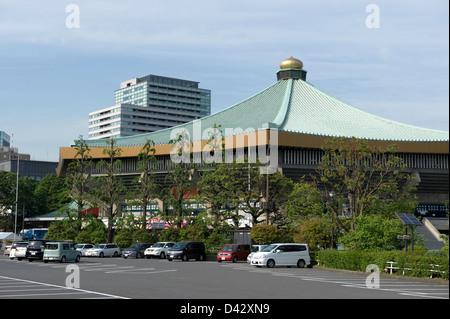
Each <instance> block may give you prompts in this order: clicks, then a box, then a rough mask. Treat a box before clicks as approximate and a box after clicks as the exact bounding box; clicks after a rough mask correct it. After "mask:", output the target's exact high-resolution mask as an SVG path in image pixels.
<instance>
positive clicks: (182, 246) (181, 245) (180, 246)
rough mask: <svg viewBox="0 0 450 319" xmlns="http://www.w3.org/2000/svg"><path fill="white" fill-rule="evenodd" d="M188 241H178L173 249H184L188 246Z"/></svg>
mask: <svg viewBox="0 0 450 319" xmlns="http://www.w3.org/2000/svg"><path fill="white" fill-rule="evenodd" d="M187 244H188V243H183V242H180V243H176V244H175V245H173V246H172V249H173V250H177V249H184V248H185V247H186V246H187Z"/></svg>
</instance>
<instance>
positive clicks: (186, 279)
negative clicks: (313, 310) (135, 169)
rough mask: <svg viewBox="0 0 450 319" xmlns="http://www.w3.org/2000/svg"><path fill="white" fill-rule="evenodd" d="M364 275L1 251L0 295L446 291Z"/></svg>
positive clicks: (439, 285) (307, 295)
mask: <svg viewBox="0 0 450 319" xmlns="http://www.w3.org/2000/svg"><path fill="white" fill-rule="evenodd" d="M73 265H75V266H73ZM68 266H69V268H68ZM71 267H72V268H71ZM73 269H76V271H74V270H73ZM75 275H76V276H77V280H78V286H77V287H75V288H74V287H71V285H72V286H73V284H74V283H76V280H73V279H74V276H75ZM366 279H367V274H364V273H349V272H337V271H330V270H326V269H321V268H318V267H315V268H312V269H309V268H301V269H300V268H295V267H293V268H287V267H279V268H277V267H276V268H270V269H268V268H256V267H254V266H251V265H249V264H247V263H246V262H238V263H228V262H222V263H218V262H216V261H194V260H191V261H188V262H183V261H172V262H169V261H167V260H165V259H123V258H120V257H108V258H96V257H91V258H87V257H83V258H82V259H81V261H80V262H79V263H77V264H71V263H65V264H64V263H47V264H46V263H43V262H42V261H34V262H28V261H27V260H22V261H18V260H9V258H8V257H6V256H1V257H0V299H8V298H11V299H13V298H14V299H17V298H70V299H75V298H107V299H111V298H120V299H127V298H143V299H233V300H236V299H246V300H249V299H253V300H254V299H258V300H260V299H341V298H346V299H347V298H352V299H378V298H382V299H387V298H388V299H412V298H418V299H448V298H449V290H448V281H447V282H443V281H437V280H434V281H431V280H430V281H423V280H422V281H419V280H415V279H413V278H395V277H385V276H381V277H380V279H379V287H376V288H373V287H372V288H370V287H368V286H367V285H366Z"/></svg>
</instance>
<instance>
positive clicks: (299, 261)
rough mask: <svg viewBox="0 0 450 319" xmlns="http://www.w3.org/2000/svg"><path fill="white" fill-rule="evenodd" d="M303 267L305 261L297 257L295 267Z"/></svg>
mask: <svg viewBox="0 0 450 319" xmlns="http://www.w3.org/2000/svg"><path fill="white" fill-rule="evenodd" d="M304 267H305V261H304V260H303V259H299V260H298V261H297V268H304Z"/></svg>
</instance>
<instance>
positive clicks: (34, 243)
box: [25, 239, 54, 261]
mask: <svg viewBox="0 0 450 319" xmlns="http://www.w3.org/2000/svg"><path fill="white" fill-rule="evenodd" d="M52 241H54V240H48V239H32V240H30V241H29V242H28V245H27V252H26V253H25V258H27V259H28V261H33V260H42V259H43V257H44V248H45V244H46V243H48V242H52Z"/></svg>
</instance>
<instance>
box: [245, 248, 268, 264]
mask: <svg viewBox="0 0 450 319" xmlns="http://www.w3.org/2000/svg"><path fill="white" fill-rule="evenodd" d="M267 246H268V245H253V246H252V248H251V251H252V252H251V253H250V254H249V255H248V256H247V262H248V263H249V264H251V263H252V256H253V255H254V254H255V253H257V252H259V251H261V250H262V249H264V248H266V247H267Z"/></svg>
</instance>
